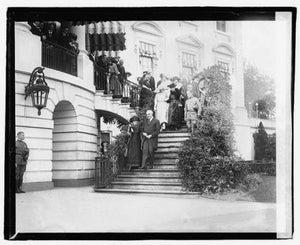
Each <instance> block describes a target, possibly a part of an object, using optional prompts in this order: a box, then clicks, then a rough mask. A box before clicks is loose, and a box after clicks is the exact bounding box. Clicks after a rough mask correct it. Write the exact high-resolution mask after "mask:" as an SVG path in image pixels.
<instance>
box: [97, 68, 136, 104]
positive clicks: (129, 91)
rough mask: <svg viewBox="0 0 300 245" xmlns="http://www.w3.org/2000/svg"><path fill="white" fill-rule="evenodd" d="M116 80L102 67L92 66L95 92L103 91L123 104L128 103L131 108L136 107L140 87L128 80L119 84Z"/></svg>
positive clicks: (115, 77) (116, 78)
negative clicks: (119, 99)
mask: <svg viewBox="0 0 300 245" xmlns="http://www.w3.org/2000/svg"><path fill="white" fill-rule="evenodd" d="M118 79H119V78H118V77H117V76H116V75H112V74H110V73H109V72H108V71H107V70H106V69H104V68H103V67H100V66H98V65H97V64H94V85H95V87H96V90H103V91H104V94H111V95H112V96H113V98H121V101H122V102H123V103H130V106H131V107H137V106H138V105H139V93H140V85H138V84H135V83H133V82H131V81H129V80H125V81H124V82H123V83H120V82H119V80H118ZM116 80H117V81H116Z"/></svg>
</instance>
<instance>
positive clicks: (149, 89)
mask: <svg viewBox="0 0 300 245" xmlns="http://www.w3.org/2000/svg"><path fill="white" fill-rule="evenodd" d="M139 84H140V85H141V86H142V89H141V92H140V107H141V108H145V107H149V108H151V109H154V95H155V94H154V93H153V91H154V90H155V80H154V77H152V76H151V73H150V72H148V71H144V72H143V77H142V78H141V80H140V81H139Z"/></svg>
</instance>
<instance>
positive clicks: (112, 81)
mask: <svg viewBox="0 0 300 245" xmlns="http://www.w3.org/2000/svg"><path fill="white" fill-rule="evenodd" d="M109 61H110V65H109V73H110V78H109V90H110V91H111V93H112V94H113V96H115V97H122V85H121V83H120V81H119V78H118V75H119V74H120V72H119V70H118V67H117V60H116V59H115V58H113V57H110V60H109Z"/></svg>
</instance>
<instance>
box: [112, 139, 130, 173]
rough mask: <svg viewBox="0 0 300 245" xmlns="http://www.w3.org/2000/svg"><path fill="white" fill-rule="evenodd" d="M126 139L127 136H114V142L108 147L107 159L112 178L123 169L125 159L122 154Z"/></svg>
mask: <svg viewBox="0 0 300 245" xmlns="http://www.w3.org/2000/svg"><path fill="white" fill-rule="evenodd" d="M128 139H129V135H128V134H119V135H117V136H116V139H115V141H113V142H112V143H111V144H110V145H109V146H108V149H107V158H108V161H109V162H110V165H111V174H112V177H114V176H116V175H117V174H119V173H120V172H121V171H122V170H123V169H124V167H125V164H126V162H125V161H126V158H125V156H124V154H125V149H126V147H127V142H128Z"/></svg>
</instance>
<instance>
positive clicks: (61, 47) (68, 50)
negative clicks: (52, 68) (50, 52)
mask: <svg viewBox="0 0 300 245" xmlns="http://www.w3.org/2000/svg"><path fill="white" fill-rule="evenodd" d="M42 43H46V44H49V45H52V46H55V47H56V48H59V49H61V50H63V51H65V52H66V53H70V54H72V55H74V56H77V54H76V53H75V52H73V51H72V50H70V49H67V48H66V47H63V46H61V45H59V44H57V43H53V42H50V41H47V40H42Z"/></svg>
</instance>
